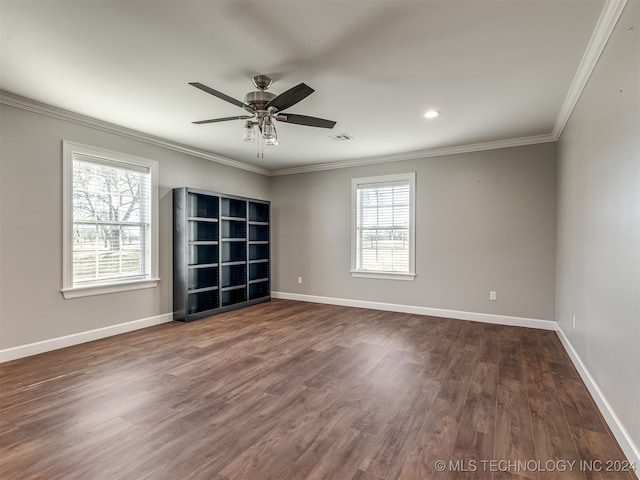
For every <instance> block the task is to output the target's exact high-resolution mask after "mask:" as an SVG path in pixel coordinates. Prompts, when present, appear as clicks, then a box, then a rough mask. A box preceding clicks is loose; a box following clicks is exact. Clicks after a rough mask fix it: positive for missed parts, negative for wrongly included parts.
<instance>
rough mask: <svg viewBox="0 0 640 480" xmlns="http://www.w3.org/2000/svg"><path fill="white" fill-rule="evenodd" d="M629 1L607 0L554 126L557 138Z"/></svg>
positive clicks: (553, 131)
mask: <svg viewBox="0 0 640 480" xmlns="http://www.w3.org/2000/svg"><path fill="white" fill-rule="evenodd" d="M627 1H628V0H606V3H605V5H604V8H603V9H602V13H601V14H600V18H599V19H598V23H597V24H596V28H595V29H594V30H593V34H592V35H591V39H590V40H589V44H588V45H587V48H586V50H585V52H584V55H583V56H582V60H581V61H580V65H579V66H578V70H577V71H576V74H575V76H574V77H573V81H572V82H571V86H570V87H569V91H568V93H567V96H566V97H565V99H564V103H563V104H562V108H561V109H560V113H559V114H558V117H557V118H556V123H555V125H554V126H553V130H552V132H551V134H552V135H553V137H554V138H555V139H556V140H558V139H559V138H560V135H562V131H563V130H564V127H565V126H566V124H567V122H568V121H569V117H571V114H572V113H573V109H574V108H575V107H576V104H577V103H578V100H579V99H580V96H581V95H582V92H583V91H584V89H585V87H586V86H587V82H588V81H589V78H590V77H591V74H592V73H593V71H594V70H595V68H596V64H597V63H598V60H599V59H600V55H602V52H603V50H604V47H605V46H606V45H607V42H608V41H609V37H611V33H612V32H613V29H614V28H615V26H616V24H617V23H618V19H619V18H620V15H622V11H623V10H624V7H625V6H626V5H627Z"/></svg>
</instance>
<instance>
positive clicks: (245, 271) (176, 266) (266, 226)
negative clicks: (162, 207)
mask: <svg viewBox="0 0 640 480" xmlns="http://www.w3.org/2000/svg"><path fill="white" fill-rule="evenodd" d="M173 226H174V229H173V252H174V253H173V305H174V308H173V318H174V320H181V321H185V322H189V321H192V320H197V319H199V318H203V317H208V316H211V315H215V314H216V313H221V312H223V311H227V310H231V309H235V308H241V307H244V306H247V305H252V304H255V303H260V302H265V301H269V300H270V299H271V255H270V251H271V243H270V241H271V239H270V205H269V202H266V201H262V200H254V199H249V198H243V197H236V196H230V195H224V194H221V193H215V192H208V191H203V190H196V189H190V188H186V187H182V188H176V189H174V190H173Z"/></svg>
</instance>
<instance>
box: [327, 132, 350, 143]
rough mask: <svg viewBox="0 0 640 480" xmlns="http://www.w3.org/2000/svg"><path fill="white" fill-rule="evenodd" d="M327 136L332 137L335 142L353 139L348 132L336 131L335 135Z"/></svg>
mask: <svg viewBox="0 0 640 480" xmlns="http://www.w3.org/2000/svg"><path fill="white" fill-rule="evenodd" d="M329 138H333V139H334V140H335V141H336V142H344V141H346V140H353V137H352V136H351V135H349V134H348V133H338V134H336V135H330V136H329Z"/></svg>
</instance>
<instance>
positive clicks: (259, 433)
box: [0, 300, 636, 480]
mask: <svg viewBox="0 0 640 480" xmlns="http://www.w3.org/2000/svg"><path fill="white" fill-rule="evenodd" d="M0 373H1V380H0V382H1V383H0V388H1V391H0V402H1V403H0V448H1V449H0V477H1V478H2V479H83V480H91V479H136V480H137V479H154V480H162V479H172V480H173V479H176V480H178V479H208V480H239V479H247V480H269V479H274V480H303V479H327V480H342V479H344V480H395V479H400V480H423V479H461V478H465V479H629V480H630V479H633V478H636V477H635V475H634V474H632V473H630V472H625V471H613V472H606V471H605V470H606V468H607V466H610V467H611V469H613V470H620V469H622V467H623V466H624V464H623V463H619V464H615V463H611V464H608V463H607V462H614V461H616V460H618V461H620V462H624V456H623V455H622V453H621V450H620V448H619V446H618V445H617V443H616V441H615V440H614V438H613V437H612V435H611V433H610V431H609V430H608V428H607V426H606V425H605V423H604V421H603V419H602V417H601V415H600V413H599V411H598V410H597V408H596V406H595V404H594V402H593V400H592V398H591V397H590V395H589V393H588V391H587V389H586V388H585V386H584V384H583V382H582V381H581V380H580V378H579V376H578V374H577V372H576V371H575V369H574V368H573V366H572V364H571V362H570V360H569V358H568V356H567V355H566V353H565V352H564V350H563V348H562V346H561V344H560V341H559V340H558V338H557V336H556V335H555V333H553V332H550V331H542V330H533V329H525V328H517V327H503V326H497V325H490V324H482V323H473V322H466V321H460V320H449V319H442V318H434V317H426V316H418V315H408V314H399V313H389V312H380V311H374V310H365V309H355V308H346V307H337V306H331V305H319V304H310V303H302V302H292V301H285V300H274V301H272V302H270V303H266V304H261V305H257V306H254V307H250V308H247V309H244V310H240V311H235V312H231V313H227V314H223V315H218V316H216V317H212V318H209V319H204V320H199V321H196V322H193V323H190V324H183V323H169V324H164V325H159V326H156V327H152V328H148V329H145V330H139V331H136V332H132V333H128V334H124V335H119V336H116V337H111V338H108V339H104V340H100V341H95V342H91V343H87V344H83V345H78V346H74V347H71V348H66V349H63V350H58V351H54V352H49V353H45V354H42V355H37V356H33V357H29V358H24V359H19V360H15V361H12V362H7V363H4V364H2V365H0ZM438 460H441V461H443V462H444V463H443V464H440V463H437V462H438ZM571 462H575V463H571ZM438 470H443V471H442V472H439V471H438Z"/></svg>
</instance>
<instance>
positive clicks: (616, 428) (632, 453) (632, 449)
mask: <svg viewBox="0 0 640 480" xmlns="http://www.w3.org/2000/svg"><path fill="white" fill-rule="evenodd" d="M556 332H557V334H558V337H559V338H560V341H561V342H562V345H563V346H564V349H565V350H566V351H567V353H568V354H569V357H571V361H572V362H573V364H574V366H575V367H576V370H578V373H579V374H580V377H581V378H582V381H583V382H584V384H585V385H586V386H587V389H588V390H589V393H591V396H592V397H593V399H594V401H595V402H596V404H597V405H598V408H599V409H600V412H601V413H602V415H603V416H604V419H605V420H606V422H607V425H609V428H610V429H611V431H612V432H613V435H614V437H616V440H617V441H618V443H619V444H620V448H622V451H623V452H624V454H625V455H626V456H627V460H629V461H630V462H635V465H637V466H639V467H640V449H639V448H638V446H637V445H636V444H635V442H634V441H633V439H632V438H631V436H630V435H629V432H627V429H626V428H624V425H623V424H622V422H621V421H620V419H619V418H618V416H617V415H616V412H615V411H614V410H613V408H612V407H611V404H610V403H609V401H608V400H607V397H605V395H604V393H602V390H600V387H599V386H598V384H597V383H596V381H595V380H594V378H593V377H592V376H591V373H589V370H588V369H587V367H586V366H585V364H584V363H583V362H582V359H581V358H580V356H579V355H578V352H576V350H575V349H574V348H573V345H571V342H570V341H569V339H568V338H567V336H566V335H565V334H564V332H563V331H562V328H560V327H559V326H558V329H557V331H556Z"/></svg>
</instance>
